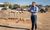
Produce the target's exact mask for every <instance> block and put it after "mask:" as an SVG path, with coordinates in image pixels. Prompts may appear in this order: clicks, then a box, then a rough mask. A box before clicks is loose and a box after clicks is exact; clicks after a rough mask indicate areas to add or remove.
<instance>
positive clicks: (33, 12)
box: [30, 2, 38, 30]
mask: <svg viewBox="0 0 50 30" xmlns="http://www.w3.org/2000/svg"><path fill="white" fill-rule="evenodd" d="M30 12H31V21H32V29H31V30H33V29H34V26H35V30H36V29H37V24H36V21H37V12H38V7H37V6H36V3H35V2H32V6H31V8H30Z"/></svg>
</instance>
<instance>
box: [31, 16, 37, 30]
mask: <svg viewBox="0 0 50 30" xmlns="http://www.w3.org/2000/svg"><path fill="white" fill-rule="evenodd" d="M31 21H32V29H31V30H33V29H34V26H35V30H36V29H37V24H36V21H37V15H31Z"/></svg>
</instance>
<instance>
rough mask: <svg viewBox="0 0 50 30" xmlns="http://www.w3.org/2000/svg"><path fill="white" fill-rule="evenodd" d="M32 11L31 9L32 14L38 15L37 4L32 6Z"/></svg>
mask: <svg viewBox="0 0 50 30" xmlns="http://www.w3.org/2000/svg"><path fill="white" fill-rule="evenodd" d="M30 11H31V13H32V15H37V13H38V7H37V6H32V7H31V8H30Z"/></svg>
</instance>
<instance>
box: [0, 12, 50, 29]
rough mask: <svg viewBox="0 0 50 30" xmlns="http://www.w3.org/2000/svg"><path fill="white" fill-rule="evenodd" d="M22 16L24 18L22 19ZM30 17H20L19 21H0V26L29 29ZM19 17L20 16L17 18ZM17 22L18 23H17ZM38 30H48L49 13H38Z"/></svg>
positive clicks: (49, 26) (49, 23)
mask: <svg viewBox="0 0 50 30" xmlns="http://www.w3.org/2000/svg"><path fill="white" fill-rule="evenodd" d="M23 16H24V17H23ZM29 16H30V15H27V12H26V15H25V13H24V15H21V17H22V18H21V19H20V18H19V19H0V25H8V26H13V27H23V28H31V21H30V19H29V18H30V17H29ZM19 17H20V16H19ZM18 20H19V21H18ZM37 24H38V30H50V12H48V13H38V20H37ZM0 30H24V29H13V28H6V27H0Z"/></svg>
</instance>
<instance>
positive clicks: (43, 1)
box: [0, 0, 50, 5]
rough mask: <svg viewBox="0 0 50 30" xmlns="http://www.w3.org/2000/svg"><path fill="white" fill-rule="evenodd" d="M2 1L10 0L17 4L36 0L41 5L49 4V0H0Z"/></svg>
mask: <svg viewBox="0 0 50 30" xmlns="http://www.w3.org/2000/svg"><path fill="white" fill-rule="evenodd" d="M2 2H11V3H17V4H20V5H22V4H31V2H37V3H38V4H43V5H50V0H0V3H2Z"/></svg>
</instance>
